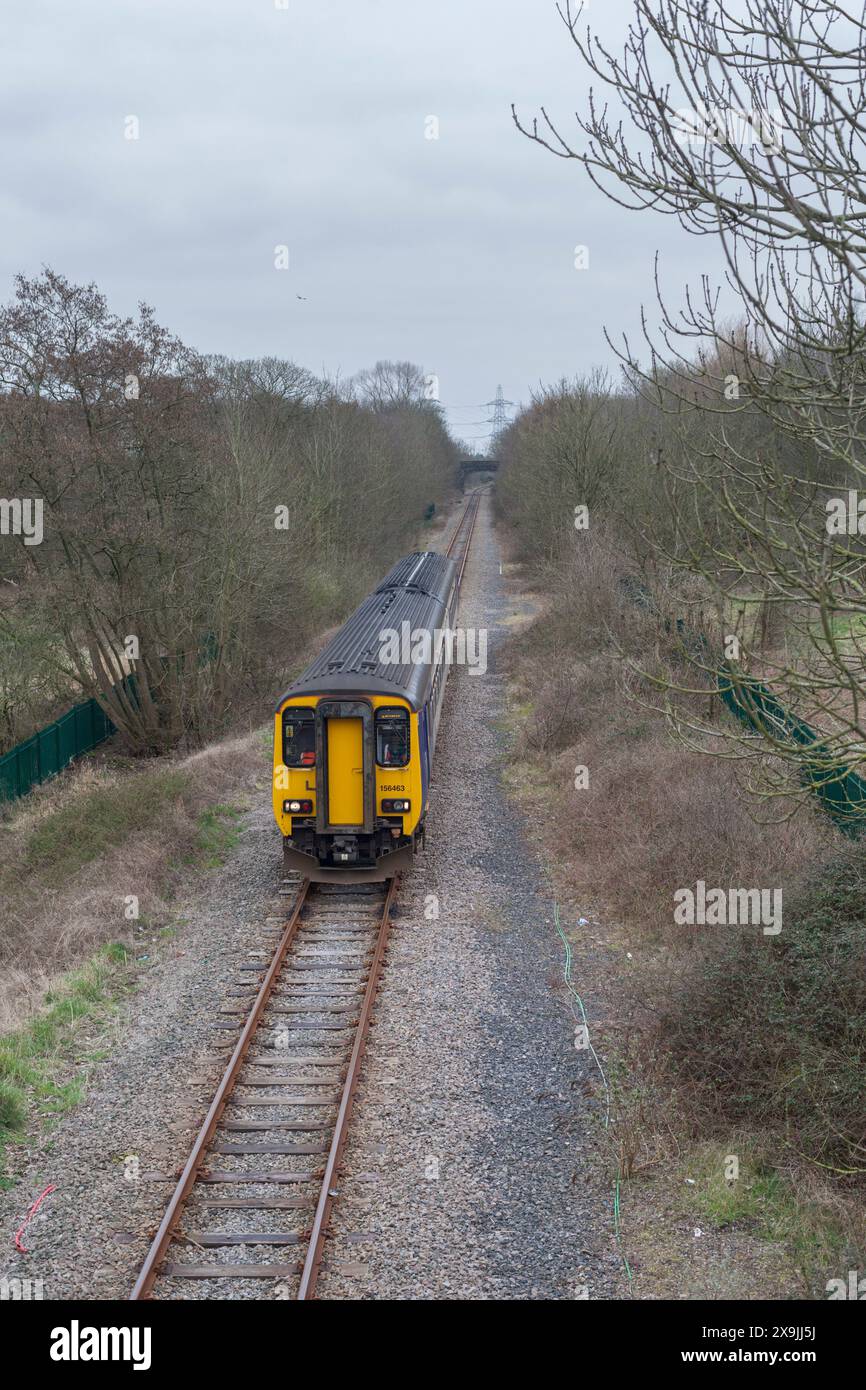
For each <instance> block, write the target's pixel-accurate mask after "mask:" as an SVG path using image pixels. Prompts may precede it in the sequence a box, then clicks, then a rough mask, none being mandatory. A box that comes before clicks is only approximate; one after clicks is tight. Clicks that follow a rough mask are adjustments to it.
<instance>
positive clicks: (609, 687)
mask: <svg viewBox="0 0 866 1390" xmlns="http://www.w3.org/2000/svg"><path fill="white" fill-rule="evenodd" d="M580 540H581V543H580V544H579V545H578V546H576V547H574V549H573V550H572V551H571V552H570V553H567V554H566V555H565V556H564V558H563V559H562V561H561V562H560V563H559V565H554V566H551V567H549V568H548V570H547V571H546V572H545V574H544V575H539V574H536V575H535V577H534V578H530V576H529V572H528V571H525V572H524V571H523V570H521V568H520V567H519V566H516V565H514V566H510V567H509V568H508V570H507V578H508V580H509V588H510V589H511V592H512V593H513V594H514V596H515V602H516V603H517V604H519V603H520V602H525V595H526V592H527V587H528V585H529V584H530V583H532V584H533V585H534V589H535V592H534V593H533V596H532V597H533V603H534V606H535V607H536V609H537V616H536V618H535V620H534V621H532V622H531V623H528V624H525V625H523V627H522V628H521V630H520V631H518V632H516V633H515V634H514V636H513V637H512V639H511V640H510V642H509V644H508V647H507V649H506V651H505V652H504V653H503V662H504V668H505V670H506V673H507V679H508V689H509V721H510V726H511V731H512V744H511V746H512V750H513V752H512V757H511V758H510V760H509V764H508V768H507V770H506V781H507V784H508V786H509V789H510V794H511V796H512V798H513V801H514V803H515V805H517V806H519V807H520V808H521V810H522V812H523V815H524V817H525V819H526V823H527V824H528V825H529V826H530V827H531V833H532V836H533V839H534V840H535V842H536V844H537V847H538V850H539V853H540V854H542V856H543V857H544V860H545V862H546V864H547V865H548V870H549V874H550V879H551V884H552V892H553V893H554V895H555V897H556V899H557V901H558V903H559V904H560V916H561V920H562V923H563V925H564V935H565V937H566V939H567V941H568V949H569V952H570V956H571V979H572V982H573V985H574V987H575V989H576V990H577V991H578V992H580V993H583V991H584V990H587V992H588V994H589V996H590V997H591V998H593V999H594V1000H595V1003H596V1007H595V1009H594V1010H589V1009H588V1013H589V1015H590V1016H589V1039H590V1040H591V1041H592V1042H593V1044H594V1046H595V1048H596V1049H597V1051H598V1053H599V1057H600V1059H601V1060H602V1062H603V1064H604V1066H605V1070H606V1074H607V1083H608V1085H609V1088H610V1096H611V1119H610V1124H609V1126H607V1127H606V1128H605V1127H604V1126H602V1130H601V1131H600V1132H599V1135H598V1153H599V1155H605V1162H606V1164H607V1168H608V1175H609V1180H610V1181H611V1182H613V1183H617V1182H618V1183H619V1196H620V1203H619V1226H620V1231H621V1238H622V1246H623V1252H624V1254H625V1255H626V1257H627V1258H628V1261H629V1272H630V1277H629V1287H630V1290H631V1291H632V1292H633V1293H634V1294H635V1296H637V1297H672V1298H702V1297H703V1298H718V1297H722V1298H737V1297H745V1298H751V1299H759V1298H782V1299H786V1298H800V1297H803V1296H814V1297H825V1296H826V1293H825V1288H826V1284H827V1280H828V1279H831V1278H838V1277H844V1275H845V1272H846V1271H847V1270H848V1269H849V1268H856V1267H859V1265H861V1264H862V1262H863V1250H864V1244H866V1239H864V1236H866V1222H864V1202H863V1194H862V1188H861V1187H860V1183H861V1174H862V1167H863V1165H862V1162H861V1159H862V1153H860V1147H861V1145H862V1138H861V1135H862V1115H861V1108H860V1105H859V1092H860V1081H859V1080H858V1078H857V1073H858V1071H861V1072H862V1058H863V1051H862V1047H863V1043H862V1030H861V1029H860V1025H859V1024H858V1022H857V1020H858V1018H862V1007H863V993H862V970H861V967H860V964H859V963H858V962H859V961H860V960H861V958H862V923H863V920H864V916H866V869H864V860H863V851H862V847H860V846H858V845H857V844H856V843H855V844H846V843H845V841H844V839H843V837H841V836H840V835H839V834H838V832H836V831H835V830H834V828H833V826H832V824H831V822H830V821H829V819H828V818H826V817H824V816H822V814H821V812H820V811H816V810H815V809H813V807H811V806H809V805H806V806H803V807H802V808H801V809H800V811H799V813H798V814H797V816H796V817H793V818H790V819H788V818H785V816H784V815H782V814H781V811H782V810H783V809H784V808H782V807H780V806H777V807H776V814H775V815H773V814H768V815H765V816H763V817H761V816H759V817H757V818H756V817H755V816H754V815H753V814H752V812H753V809H754V808H753V807H750V803H749V799H748V796H747V795H746V792H745V789H744V788H743V787H742V786H741V785H740V779H739V776H738V769H739V764H737V763H735V762H732V761H731V760H728V759H722V758H708V757H707V756H706V755H705V754H704V753H701V752H699V751H697V750H696V749H694V748H690V747H689V746H688V740H687V739H683V738H677V737H675V736H674V735H673V733H672V731H671V728H670V725H669V724H667V723H666V722H665V720H664V719H663V718H661V717H660V716H659V715H658V714H657V713H656V712H654V710H653V704H654V701H653V698H652V690H651V688H650V687H649V685H648V684H647V683H641V680H640V678H639V676H638V675H637V674H636V673H638V672H640V671H652V670H654V669H656V666H657V665H658V663H659V662H664V661H665V660H666V659H669V660H675V654H673V655H669V653H668V648H669V647H670V648H671V651H672V652H673V647H674V643H673V642H672V640H671V638H670V636H669V634H667V633H666V631H665V629H664V627H663V626H661V625H660V624H659V623H657V622H654V621H653V619H652V617H651V616H648V615H647V613H646V612H645V611H642V610H641V609H640V608H638V607H635V605H634V604H632V603H630V602H628V601H627V599H626V598H625V597H624V595H623V586H622V585H621V583H620V582H619V577H618V572H617V566H616V563H615V561H614V559H613V558H612V555H611V548H610V547H606V546H605V544H604V539H603V537H593V536H591V535H590V536H585V537H581V538H580ZM696 698H697V697H696ZM701 698H702V699H703V701H704V703H706V696H703V697H701ZM688 714H689V710H688V707H687V706H685V705H684V707H683V709H682V715H683V719H684V720H687V719H688ZM719 717H720V718H722V717H724V715H723V712H722V713H721V714H720V715H719ZM789 809H793V808H789ZM701 885H703V890H704V893H705V896H707V897H708V896H709V894H710V892H711V890H714V889H716V887H717V886H721V887H722V889H723V896H724V899H725V901H726V902H727V901H728V898H729V890H731V889H737V888H741V887H742V888H744V889H747V890H755V889H757V888H761V889H763V890H765V893H766V894H767V896H768V899H770V900H772V901H773V902H774V903H776V905H777V906H779V907H780V908H781V912H780V913H779V914H777V916H776V917H775V918H773V920H772V921H771V920H769V919H768V921H767V922H766V923H765V926H766V928H767V930H766V931H764V930H763V928H762V926H761V924H760V923H758V924H754V923H752V922H741V921H739V920H738V919H736V918H734V917H733V916H731V919H730V920H727V919H726V918H725V917H723V916H719V915H717V914H716V915H714V914H712V913H705V914H704V916H703V918H701V916H700V914H698V913H697V912H696V914H695V915H694V916H693V918H692V919H691V920H688V916H687V914H684V913H677V912H676V911H675V909H676V907H677V905H678V903H680V902H681V901H682V900H683V898H684V896H686V895H685V890H687V889H691V890H692V891H693V892H697V891H698V890H699V889H700V886H701ZM771 890H772V891H771ZM593 1086H594V1088H595V1089H596V1090H597V1089H598V1087H599V1086H601V1082H600V1078H599V1076H598V1073H596V1076H595V1080H594V1082H593ZM602 1089H604V1088H603V1087H602Z"/></svg>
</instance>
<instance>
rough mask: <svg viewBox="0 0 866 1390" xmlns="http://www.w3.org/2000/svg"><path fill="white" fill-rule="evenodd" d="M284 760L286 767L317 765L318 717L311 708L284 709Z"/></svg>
mask: <svg viewBox="0 0 866 1390" xmlns="http://www.w3.org/2000/svg"><path fill="white" fill-rule="evenodd" d="M283 762H284V763H285V765H286V767H313V766H315V762H316V717H315V714H314V713H313V711H312V710H311V709H287V710H283Z"/></svg>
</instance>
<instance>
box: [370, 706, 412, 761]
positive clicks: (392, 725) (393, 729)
mask: <svg viewBox="0 0 866 1390" xmlns="http://www.w3.org/2000/svg"><path fill="white" fill-rule="evenodd" d="M376 762H377V763H378V764H379V766H380V767H406V765H407V764H408V762H409V714H408V712H407V711H406V710H404V709H385V708H383V709H380V710H377V711H376Z"/></svg>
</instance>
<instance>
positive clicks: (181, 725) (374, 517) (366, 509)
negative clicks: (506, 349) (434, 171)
mask: <svg viewBox="0 0 866 1390" xmlns="http://www.w3.org/2000/svg"><path fill="white" fill-rule="evenodd" d="M455 464H456V452H455V447H454V445H453V443H452V441H451V439H450V437H449V436H448V433H447V430H446V428H445V425H444V423H443V419H442V415H441V412H440V410H439V407H438V406H437V404H436V403H435V402H434V401H431V400H428V399H427V392H426V389H425V378H424V376H423V374H422V372H421V370H420V368H418V367H416V366H414V365H413V364H411V363H404V362H398V363H389V362H379V363H377V364H376V366H375V367H374V368H372V369H371V370H369V371H366V372H362V373H360V374H359V375H358V377H357V378H355V379H354V380H350V381H348V382H345V383H340V382H332V381H328V380H323V379H321V378H319V377H316V376H314V375H313V374H312V373H310V372H308V371H306V370H305V369H304V368H302V367H300V366H298V365H297V364H296V363H293V362H291V361H288V360H283V359H278V358H274V357H266V358H261V359H257V360H248V361H235V360H232V359H230V358H228V357H220V356H206V355H203V354H201V353H199V352H196V351H195V350H193V349H192V348H190V347H188V346H187V345H186V344H184V343H183V342H182V341H181V340H180V339H179V338H177V337H176V336H174V335H173V334H172V333H170V332H169V331H168V330H167V329H166V328H165V327H163V326H162V325H160V324H159V323H158V322H157V320H156V318H155V316H154V314H153V312H152V310H151V309H150V308H148V307H147V306H146V305H141V306H139V310H138V313H137V314H136V315H135V316H131V317H126V318H121V317H119V316H117V315H116V314H114V313H112V312H111V310H110V309H109V306H108V303H107V301H106V298H105V296H104V295H103V294H102V293H101V292H100V291H99V290H98V288H97V287H96V286H95V285H93V284H90V285H75V284H72V283H70V282H69V281H68V280H66V279H65V278H64V277H63V276H62V275H60V274H58V273H56V272H55V271H53V270H51V269H45V270H44V271H43V273H42V274H40V275H39V276H37V277H34V278H30V279H28V278H26V277H24V276H18V277H17V279H16V282H15V291H14V295H13V297H12V299H11V300H10V302H9V303H7V304H6V305H5V306H4V307H3V308H2V309H0V495H2V497H3V498H4V499H5V500H6V501H7V502H9V503H11V502H12V501H13V500H15V499H29V500H30V502H31V503H32V502H34V501H35V502H36V504H37V505H38V506H39V507H40V508H41V514H42V536H41V538H40V542H39V543H34V540H33V536H32V535H31V536H30V537H28V536H26V535H24V534H21V527H16V525H15V524H14V523H15V515H14V513H13V511H12V510H11V508H10V507H7V509H6V511H5V512H4V518H5V519H6V521H7V524H6V525H5V526H4V527H3V531H4V534H3V535H0V579H2V583H0V699H2V709H0V719H2V725H0V749H2V748H3V747H9V746H11V745H12V744H14V743H15V742H16V741H18V740H19V739H20V738H22V737H25V736H27V735H28V734H29V733H30V732H32V730H33V728H34V727H36V726H38V725H39V724H40V723H42V722H45V719H46V717H51V716H52V715H53V714H55V713H58V712H60V709H61V708H63V707H65V705H67V704H68V703H70V697H71V698H72V699H85V698H89V697H95V698H96V699H97V700H98V701H99V703H100V705H101V706H102V708H103V709H104V710H105V712H106V713H107V714H108V715H109V716H110V718H111V719H112V720H113V721H114V723H115V724H116V725H117V727H118V730H119V731H120V732H121V734H122V735H123V738H124V741H125V743H126V745H127V747H128V748H129V750H130V751H132V752H135V753H158V752H164V751H166V750H168V749H171V748H175V747H178V746H195V745H196V744H198V743H200V742H202V741H203V740H205V739H208V738H211V737H213V736H214V735H216V734H218V733H220V732H221V731H223V730H226V729H229V728H231V727H232V726H233V725H235V724H236V723H237V722H238V721H239V720H242V719H244V718H246V717H248V715H249V714H250V712H251V711H254V710H257V711H259V712H260V711H261V708H262V702H264V705H265V707H267V704H268V701H269V700H270V699H271V698H272V697H273V696H274V695H275V694H276V693H277V690H278V687H279V685H280V683H281V682H282V681H284V680H285V679H286V678H287V674H288V672H289V671H290V670H291V669H292V667H293V664H294V663H295V662H296V660H297V655H298V651H299V648H300V647H301V646H302V645H303V644H304V643H305V642H306V641H308V640H309V638H310V637H311V636H312V635H313V634H315V633H316V632H317V631H319V630H321V629H322V628H323V627H325V626H326V625H328V624H331V623H333V622H335V621H337V620H338V619H340V618H341V617H342V616H343V615H344V614H345V612H346V611H347V609H348V608H349V607H350V606H351V605H352V604H353V603H354V602H356V601H357V600H358V599H359V598H360V597H361V596H362V595H363V593H364V592H365V591H366V590H367V589H368V588H369V587H370V585H371V584H372V582H373V581H374V580H375V579H376V578H377V577H378V576H379V574H380V573H382V572H384V571H385V570H386V569H387V567H388V566H389V565H390V564H391V563H392V561H393V560H394V559H395V558H396V556H397V555H399V554H400V553H401V552H402V551H403V550H404V549H406V548H408V547H409V546H410V545H411V544H413V543H414V540H415V537H416V534H417V530H418V527H419V524H420V522H421V519H422V517H423V516H424V513H425V511H426V510H427V509H428V508H429V505H430V503H431V502H438V501H439V500H440V499H441V498H442V497H443V495H444V493H445V492H446V490H447V489H448V488H449V487H450V486H451V484H452V480H453V475H454V468H455ZM125 675H131V676H132V680H131V681H127V682H125V683H123V682H122V678H123V677H124V676H125Z"/></svg>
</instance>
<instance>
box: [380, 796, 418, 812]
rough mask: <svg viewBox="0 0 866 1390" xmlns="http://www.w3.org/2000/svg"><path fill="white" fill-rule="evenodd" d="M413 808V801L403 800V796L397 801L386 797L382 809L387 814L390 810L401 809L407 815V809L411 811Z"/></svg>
mask: <svg viewBox="0 0 866 1390" xmlns="http://www.w3.org/2000/svg"><path fill="white" fill-rule="evenodd" d="M411 809H412V803H411V801H404V800H402V798H398V799H397V800H396V801H394V800H393V799H386V800H384V801H383V802H382V810H383V812H385V813H386V814H387V813H388V812H389V811H399V812H401V813H403V814H404V815H405V813H406V812H407V811H410V810H411Z"/></svg>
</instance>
